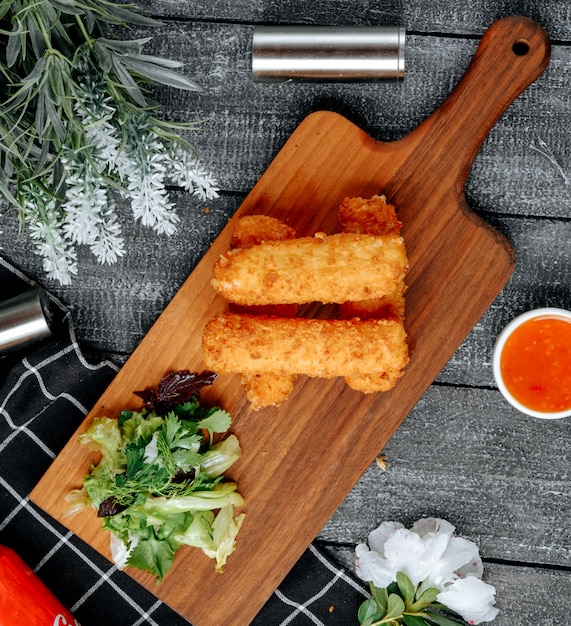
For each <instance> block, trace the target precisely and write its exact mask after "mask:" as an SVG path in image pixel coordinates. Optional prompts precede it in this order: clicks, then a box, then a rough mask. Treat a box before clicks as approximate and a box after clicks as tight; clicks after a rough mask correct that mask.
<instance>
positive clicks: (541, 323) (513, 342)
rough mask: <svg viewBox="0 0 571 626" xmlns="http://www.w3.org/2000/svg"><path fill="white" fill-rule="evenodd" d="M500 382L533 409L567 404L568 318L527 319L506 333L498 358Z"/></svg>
mask: <svg viewBox="0 0 571 626" xmlns="http://www.w3.org/2000/svg"><path fill="white" fill-rule="evenodd" d="M500 370H501V374H502V378H503V380H504V384H505V386H506V387H507V389H508V391H509V392H510V393H511V394H512V396H513V397H514V398H515V399H516V400H517V401H518V402H520V403H521V404H523V405H524V406H526V407H527V408H529V409H531V410H533V411H541V412H544V413H557V412H559V411H566V410H568V409H570V408H571V322H569V321H565V320H564V319H558V318H554V317H539V318H535V319H530V320H528V321H526V322H524V323H523V324H522V325H521V326H519V327H518V328H516V329H515V330H514V331H513V333H512V334H511V335H510V336H509V337H508V339H507V341H506V343H505V345H504V348H503V351H502V355H501V358H500Z"/></svg>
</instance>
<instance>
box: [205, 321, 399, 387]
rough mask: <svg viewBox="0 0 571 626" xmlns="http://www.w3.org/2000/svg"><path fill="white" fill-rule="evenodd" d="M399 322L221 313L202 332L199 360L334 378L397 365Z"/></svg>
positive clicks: (224, 369)
mask: <svg viewBox="0 0 571 626" xmlns="http://www.w3.org/2000/svg"><path fill="white" fill-rule="evenodd" d="M405 339H406V337H405V332H404V328H403V325H402V324H401V323H400V322H396V321H394V320H364V321H360V320H321V319H305V318H292V319H284V318H276V317H265V316H263V317H260V316H255V315H239V314H233V313H222V314H220V315H218V316H216V317H214V318H213V319H212V320H210V321H209V322H208V323H207V324H206V326H205V328H204V333H203V337H202V353H203V358H204V362H205V365H206V367H207V368H208V369H211V370H213V371H215V372H218V373H220V374H230V373H246V374H248V373H258V372H264V371H271V372H278V373H280V374H281V373H290V374H305V375H307V376H312V377H320V378H334V377H337V376H360V375H361V374H363V372H365V373H375V372H377V373H382V372H387V371H390V372H392V371H395V370H401V369H402V368H404V367H405V365H406V364H407V362H408V351H407V347H406V341H405Z"/></svg>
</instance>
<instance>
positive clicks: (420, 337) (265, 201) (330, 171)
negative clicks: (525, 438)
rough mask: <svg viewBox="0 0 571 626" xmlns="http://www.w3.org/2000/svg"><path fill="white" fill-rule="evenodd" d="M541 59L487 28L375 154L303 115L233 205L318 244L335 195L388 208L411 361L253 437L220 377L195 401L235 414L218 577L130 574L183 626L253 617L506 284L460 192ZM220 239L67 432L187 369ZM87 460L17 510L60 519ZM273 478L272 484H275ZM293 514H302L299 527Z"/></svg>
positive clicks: (206, 313)
mask: <svg viewBox="0 0 571 626" xmlns="http://www.w3.org/2000/svg"><path fill="white" fill-rule="evenodd" d="M521 39H525V40H526V41H527V42H528V44H529V52H528V54H526V55H525V56H522V57H520V56H517V55H514V54H513V52H512V45H513V43H514V42H515V41H519V40H521ZM548 58H549V44H548V40H547V38H546V36H545V34H544V33H543V31H542V30H541V29H540V28H538V27H537V25H535V24H533V23H531V22H529V21H528V20H524V19H515V20H503V21H500V22H498V23H496V24H495V25H494V26H493V27H492V28H491V29H490V30H489V31H488V32H487V34H486V36H485V37H484V38H483V40H482V42H481V44H480V46H479V48H478V50H477V52H476V55H475V57H474V61H473V63H472V64H471V65H470V67H469V69H468V70H467V72H466V75H465V78H464V79H463V80H462V81H461V82H460V83H459V85H458V87H457V88H456V89H455V90H454V92H453V93H452V94H451V96H450V97H449V98H448V99H447V100H446V101H445V102H444V103H443V105H442V106H441V107H440V108H439V109H438V110H437V111H436V112H435V114H433V115H432V116H431V117H430V118H429V119H428V120H426V122H425V123H424V124H422V125H421V126H420V127H419V128H418V129H416V130H415V131H413V132H412V133H410V134H409V135H407V136H406V137H405V138H403V139H402V140H399V141H396V142H392V143H386V142H385V143H382V142H378V141H375V140H374V139H372V138H371V137H369V136H368V135H367V134H366V133H364V132H363V131H362V130H361V129H359V128H358V127H356V126H354V125H353V124H351V123H350V122H349V121H347V120H346V119H344V118H343V117H341V116H339V115H336V114H334V113H327V112H323V113H315V114H313V115H311V116H310V117H308V118H306V120H305V121H304V122H303V124H302V125H301V126H300V127H299V128H298V129H297V130H296V131H295V133H294V134H293V135H292V137H291V138H290V139H289V141H288V142H287V143H286V145H285V146H284V148H283V149H282V150H281V151H280V153H279V154H278V156H277V157H276V158H275V159H274V161H273V162H272V163H271V165H270V167H269V168H268V169H267V171H266V172H265V174H264V175H263V176H262V178H261V179H260V181H258V183H257V184H256V186H255V187H254V189H253V190H252V192H251V193H250V194H249V195H248V197H247V198H246V200H245V201H244V203H243V204H242V205H241V208H240V209H239V211H238V213H239V214H245V213H252V212H263V213H266V214H270V215H273V216H275V217H280V218H282V219H287V220H288V221H290V223H292V224H293V225H294V226H296V227H297V229H298V232H299V233H300V234H304V233H306V234H311V233H312V232H314V231H315V230H318V229H319V230H325V231H327V232H332V231H333V230H334V228H335V221H336V208H337V206H338V205H339V203H340V202H341V200H342V199H343V197H345V196H346V195H357V194H361V195H364V196H367V195H372V194H373V193H375V192H377V191H378V190H379V189H380V190H382V191H384V192H385V193H386V194H387V196H388V197H389V199H390V200H392V201H393V202H394V203H395V204H396V205H397V206H398V207H399V210H400V218H401V219H402V221H403V224H404V228H403V236H404V238H405V241H406V242H407V249H408V253H409V258H410V261H411V271H410V274H409V279H408V284H409V292H408V296H407V297H408V313H407V328H408V332H409V334H410V340H411V345H412V351H413V354H412V359H411V363H410V365H409V367H408V370H407V374H406V376H405V378H404V379H403V380H402V381H401V383H402V384H400V385H397V387H396V388H395V389H394V390H393V391H391V392H389V393H387V394H384V395H372V396H366V397H359V398H357V395H356V393H355V392H352V391H351V390H349V389H347V388H346V387H345V386H344V385H343V383H341V382H340V381H310V380H302V381H300V384H299V385H298V386H297V387H296V389H295V390H294V393H293V395H292V397H291V398H290V400H289V401H288V405H284V406H283V407H281V408H280V409H277V410H268V411H266V413H265V414H264V415H263V416H262V417H263V418H265V419H264V426H263V429H261V430H258V429H256V428H254V427H253V425H254V424H255V423H256V420H258V419H259V417H258V416H253V414H252V412H251V411H249V409H248V407H247V406H246V404H245V402H244V400H243V398H242V396H241V392H240V386H239V382H238V380H237V377H231V378H221V379H220V380H219V381H217V382H216V383H215V385H214V386H213V387H212V388H211V389H209V390H208V393H207V394H206V395H207V397H208V398H209V399H210V400H212V401H216V402H220V403H221V404H223V406H225V408H228V409H229V410H230V411H231V412H232V413H233V415H234V416H235V422H234V429H235V432H236V433H237V435H238V436H239V438H240V440H241V442H242V445H243V448H244V451H245V454H244V457H243V458H242V459H241V461H240V462H239V463H238V464H237V466H236V469H235V470H234V471H233V476H234V478H236V479H237V480H238V482H239V485H240V491H241V492H242V493H243V494H244V496H245V498H246V501H247V505H246V513H247V519H246V522H245V524H244V527H243V530H242V532H241V534H240V543H239V548H238V550H237V552H236V554H235V555H233V557H232V562H231V563H230V562H229V564H228V566H227V568H226V571H225V573H224V575H223V576H222V577H220V576H217V575H215V574H214V573H213V570H212V565H211V563H210V562H207V560H206V559H202V560H200V559H199V558H197V556H196V554H193V553H191V552H190V551H186V552H185V553H184V554H181V556H180V558H179V560H178V563H177V564H176V565H175V568H176V569H178V571H179V573H181V572H184V574H185V575H184V576H175V575H173V576H170V577H167V580H165V582H164V583H163V584H162V585H161V586H160V588H158V589H157V588H156V587H155V585H154V582H153V581H151V580H150V579H149V577H148V576H146V575H141V574H134V577H135V578H136V579H137V580H139V581H140V582H141V583H142V584H143V585H145V586H146V587H148V588H150V589H152V590H153V592H156V593H157V595H158V596H159V597H161V598H162V599H164V600H165V601H166V602H167V603H169V604H170V605H171V606H173V607H174V608H175V609H176V610H177V611H179V612H180V613H182V614H183V615H185V616H187V617H188V618H189V619H190V620H191V621H192V622H193V623H194V624H195V626H201V625H202V624H209V623H212V621H215V622H218V621H223V620H224V619H227V617H228V616H227V606H232V613H233V620H234V621H235V622H236V623H248V621H249V620H251V619H252V618H253V616H254V615H255V614H256V612H257V610H258V609H259V608H260V606H261V605H262V604H263V602H265V600H266V599H267V598H268V597H269V595H270V594H271V593H272V592H273V590H274V588H275V587H276V586H277V584H278V583H279V581H280V580H281V578H282V577H283V576H285V574H286V573H287V571H289V569H290V568H291V566H292V565H293V563H294V562H295V560H296V559H297V557H298V556H299V555H300V554H301V552H302V551H303V549H305V547H306V545H307V544H308V543H309V541H311V539H312V538H313V537H314V536H315V535H316V534H317V533H318V532H319V530H320V528H321V527H322V526H323V524H324V523H325V522H326V521H327V519H328V518H329V516H330V515H331V513H333V511H334V510H335V509H336V508H337V507H338V505H339V504H340V503H341V501H342V500H343V498H344V497H345V496H346V494H347V493H348V492H349V490H350V489H351V488H352V487H353V484H354V483H355V481H356V480H357V479H358V478H359V477H360V476H361V474H362V473H363V471H365V469H366V468H367V467H368V465H369V464H370V462H371V460H372V459H373V458H374V456H375V455H376V454H377V452H378V450H379V449H380V448H381V447H382V446H383V445H385V444H386V442H387V441H388V439H389V438H390V437H391V435H392V434H393V433H394V431H395V430H396V428H397V427H398V426H399V424H400V423H401V422H402V420H403V419H404V418H405V417H406V415H407V414H408V412H409V411H410V410H411V409H412V407H413V406H414V405H415V403H416V402H417V401H418V400H419V398H420V397H421V396H422V394H423V393H424V391H425V390H426V388H427V387H428V386H429V385H430V383H431V381H432V380H433V379H434V377H435V376H436V375H437V374H438V372H439V370H440V369H441V368H442V367H443V366H444V364H445V363H446V362H447V360H448V359H449V358H450V356H451V355H452V354H453V352H454V351H455V350H456V348H457V346H458V345H459V344H460V343H461V342H462V340H463V339H464V337H465V336H466V334H467V333H468V332H469V331H470V329H471V328H472V327H473V326H474V324H475V323H476V322H477V320H478V319H479V318H480V316H481V315H482V314H483V312H484V311H485V310H486V308H487V307H488V306H489V304H490V302H491V301H492V300H493V298H494V297H495V296H496V295H497V293H498V291H499V290H500V289H501V288H502V286H503V285H504V284H505V282H506V281H507V280H508V278H509V276H510V274H511V271H512V266H513V257H512V253H511V248H510V246H509V245H508V244H507V241H506V240H505V239H504V238H503V237H501V236H500V235H499V233H497V232H496V231H494V230H493V229H492V228H491V227H489V226H488V225H487V224H486V223H485V222H483V221H482V220H480V219H479V218H477V216H476V215H475V214H474V213H472V212H471V211H470V209H469V207H468V205H467V203H466V201H465V199H464V196H463V186H464V182H465V179H466V176H467V174H468V172H469V169H470V166H471V162H472V160H473V159H474V157H475V155H476V153H477V151H478V149H479V148H480V145H481V143H482V141H483V139H484V137H485V135H486V134H487V132H488V131H489V130H490V128H491V127H492V126H493V124H494V123H495V122H496V120H497V119H498V118H499V117H500V115H501V114H502V112H503V111H504V109H505V107H507V106H508V105H509V104H510V103H511V101H512V100H513V99H514V98H515V97H517V95H518V94H519V93H520V92H521V91H522V90H523V89H525V87H526V86H527V85H529V84H530V83H531V82H532V81H533V80H535V79H536V78H537V76H539V75H540V74H541V72H542V71H543V69H544V67H545V64H546V63H547V61H548ZM230 232H231V228H230V226H228V227H226V228H225V229H224V230H223V231H222V233H221V235H220V236H219V237H218V238H217V239H216V241H215V243H214V244H213V246H211V248H210V249H209V250H208V252H207V253H206V255H205V256H204V258H203V259H202V261H201V262H200V263H199V264H198V265H197V266H196V268H195V269H194V271H193V273H192V274H191V276H190V277H189V278H188V279H187V281H186V282H185V283H184V285H183V286H182V288H181V289H180V290H179V291H178V293H177V294H176V295H175V297H174V298H173V300H172V301H171V303H170V304H169V306H168V307H167V308H166V309H165V311H164V312H163V313H162V315H161V316H160V317H159V319H158V320H157V322H156V323H155V325H154V326H153V328H152V329H151V330H150V332H149V333H148V334H147V336H146V337H145V339H144V341H143V342H142V343H141V344H140V346H139V347H138V348H137V350H135V352H134V353H133V355H132V357H131V358H130V359H129V361H128V362H127V364H126V365H125V367H124V368H123V369H122V370H121V372H120V373H119V374H118V376H117V378H116V380H115V381H114V383H113V384H112V385H111V387H110V388H109V390H108V391H107V392H106V393H105V394H104V395H103V397H102V398H101V400H100V402H99V403H98V404H97V406H96V407H94V409H93V411H92V412H91V413H90V415H89V416H88V418H87V419H86V422H85V423H84V425H83V426H82V428H85V425H86V424H87V423H89V421H90V419H91V416H93V415H98V414H99V415H100V414H104V413H108V412H110V413H115V412H117V411H118V410H119V409H120V408H123V407H126V406H130V405H131V403H132V398H131V392H132V390H133V389H135V388H138V387H140V385H141V384H150V381H154V380H157V379H158V378H159V377H160V376H161V375H163V374H164V373H165V372H166V371H168V370H170V369H182V368H191V369H200V363H201V360H200V329H201V327H202V326H203V324H204V323H205V322H206V320H207V319H209V317H210V316H211V315H212V314H214V313H215V312H216V311H218V310H221V309H222V308H223V307H224V306H225V305H224V303H223V302H222V301H221V299H220V298H219V297H217V296H216V295H215V294H214V292H213V290H212V289H211V288H209V278H210V268H211V267H212V264H213V262H214V260H215V259H216V258H217V256H218V255H219V254H220V252H221V251H224V250H225V249H226V248H227V246H228V242H229V235H230ZM197 294H198V296H197ZM183 328H184V330H185V331H186V333H185V336H184V337H181V329H183ZM142 371H144V376H145V381H142V380H141V372H142ZM291 407H303V411H300V410H296V411H295V418H294V417H292V412H291V410H292V409H291ZM292 420H293V421H292ZM324 423H327V428H325V429H324V428H323V424H324ZM284 424H288V426H287V428H284V427H283V425H284ZM292 424H295V428H292ZM275 442H279V443H278V445H276V443H275ZM316 442H317V444H316ZM310 443H311V445H312V446H313V449H312V448H310V447H309V444H310ZM316 445H317V451H316V450H315V447H316ZM355 449H358V450H359V454H354V450H355ZM88 461H89V454H87V453H86V452H85V451H83V450H82V449H81V448H80V447H79V446H78V444H77V442H76V440H75V438H73V439H72V440H71V441H70V443H69V444H68V446H66V448H65V449H64V451H63V452H62V454H60V455H59V457H58V458H57V459H56V461H55V462H54V464H53V466H52V468H51V469H50V470H49V471H48V473H47V474H46V476H45V477H44V479H43V480H42V481H41V482H40V484H39V485H38V487H37V488H36V489H35V490H34V491H33V492H32V494H31V498H32V500H33V501H34V502H35V503H36V504H38V505H39V506H41V507H42V508H44V509H45V510H46V511H47V512H49V513H50V514H51V515H53V516H54V517H56V518H57V519H61V514H62V498H63V495H64V494H65V492H66V491H67V490H68V489H69V487H70V486H75V485H76V484H77V483H78V482H79V481H80V480H81V476H82V474H83V473H84V471H85V468H86V467H87V465H88ZM288 468H289V471H288ZM299 468H304V470H305V471H304V472H300V471H299ZM277 472H279V473H280V475H283V476H287V479H286V480H284V481H281V482H278V481H276V480H275V473H277ZM331 474H333V475H335V476H336V477H337V480H336V482H335V485H334V487H335V488H331V485H330V482H329V481H328V478H329V477H330V476H331ZM64 476H65V477H66V480H65V481H64V480H62V477H64ZM276 503H278V504H279V506H276ZM302 510H303V511H310V513H309V514H307V515H306V514H304V515H303V516H301V515H300V512H301V511H302ZM284 519H287V520H288V523H287V524H284V523H283V520H284ZM64 522H65V523H66V524H67V525H68V526H69V527H70V528H71V529H72V530H73V531H74V532H76V533H77V534H78V535H79V536H80V537H81V538H83V539H84V540H86V541H87V542H88V543H90V545H92V546H94V547H96V548H97V549H98V550H100V551H102V552H103V553H105V554H106V553H107V551H106V547H105V544H106V541H107V538H106V537H105V535H104V534H103V533H102V532H101V531H100V529H99V524H98V522H97V520H95V518H94V516H90V515H88V514H86V515H81V516H78V517H76V518H71V519H66V520H64ZM260 554H263V555H264V559H260V558H259V555H260ZM268 562H270V563H272V564H273V567H272V569H271V572H270V573H268V568H267V563H268ZM191 568H192V571H188V570H190V569H191ZM246 571H247V572H248V579H247V580H245V579H244V575H243V574H244V572H246ZM173 573H174V572H173ZM193 580H194V581H198V580H200V583H201V585H205V584H206V585H216V588H217V590H218V592H219V593H221V594H224V597H225V598H226V600H227V603H226V604H225V605H224V606H219V607H213V606H212V603H211V602H210V601H209V599H208V598H205V597H197V596H192V594H189V593H188V589H189V588H193V582H192V581H193Z"/></svg>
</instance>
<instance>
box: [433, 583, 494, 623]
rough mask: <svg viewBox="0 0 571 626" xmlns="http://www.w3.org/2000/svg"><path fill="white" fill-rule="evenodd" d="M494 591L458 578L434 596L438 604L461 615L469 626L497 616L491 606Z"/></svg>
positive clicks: (484, 585)
mask: <svg viewBox="0 0 571 626" xmlns="http://www.w3.org/2000/svg"><path fill="white" fill-rule="evenodd" d="M495 595H496V590H495V588H494V587H493V586H492V585H489V584H488V583H485V582H484V581H482V580H480V579H479V578H476V576H467V577H466V578H458V579H457V580H455V581H454V582H453V583H452V584H451V585H449V586H448V587H446V590H445V591H442V592H441V593H439V594H438V596H436V599H437V600H438V602H441V603H442V604H444V605H445V606H447V607H448V608H449V609H450V610H452V611H455V612H456V613H458V615H461V616H462V617H463V618H464V619H465V620H466V621H467V622H468V623H469V624H481V623H482V622H490V621H492V620H493V619H494V618H495V617H496V615H497V614H498V612H499V611H498V609H497V608H496V607H494V606H493V604H494V601H495Z"/></svg>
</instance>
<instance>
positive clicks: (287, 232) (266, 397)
mask: <svg viewBox="0 0 571 626" xmlns="http://www.w3.org/2000/svg"><path fill="white" fill-rule="evenodd" d="M295 234H296V233H295V230H294V229H293V228H291V226H287V225H286V224H284V223H283V222H282V221H280V220H278V219H276V218H274V217H269V216H267V215H246V216H244V217H241V218H239V219H238V220H237V222H236V225H235V226H234V231H233V233H232V242H231V246H232V248H250V247H251V246H256V245H259V244H261V243H263V242H264V241H279V240H284V239H292V238H293V237H295ZM230 306H231V310H232V305H230ZM236 308H238V309H239V311H240V312H242V313H250V314H254V315H262V314H265V315H276V316H281V317H295V315H296V314H297V305H295V304H275V305H272V304H269V305H260V306H258V307H234V309H236ZM234 312H236V311H234ZM295 379H296V375H295V374H286V373H280V372H271V371H270V372H268V371H264V372H250V373H248V374H242V377H241V381H242V386H243V388H244V395H245V396H246V398H247V399H248V401H249V402H250V406H251V407H252V409H254V411H258V410H260V409H261V408H263V407H266V406H277V405H279V404H281V403H282V402H283V401H284V400H285V399H286V398H287V397H288V396H289V394H290V393H291V391H292V389H293V384H294V382H295Z"/></svg>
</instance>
